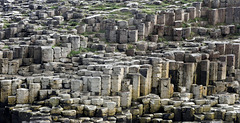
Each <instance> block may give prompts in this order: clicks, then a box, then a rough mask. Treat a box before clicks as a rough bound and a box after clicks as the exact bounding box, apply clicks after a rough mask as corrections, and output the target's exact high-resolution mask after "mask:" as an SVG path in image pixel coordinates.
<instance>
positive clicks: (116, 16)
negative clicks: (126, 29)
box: [106, 11, 133, 21]
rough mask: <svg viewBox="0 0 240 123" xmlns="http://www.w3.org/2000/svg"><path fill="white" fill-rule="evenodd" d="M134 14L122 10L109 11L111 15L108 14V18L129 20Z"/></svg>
mask: <svg viewBox="0 0 240 123" xmlns="http://www.w3.org/2000/svg"><path fill="white" fill-rule="evenodd" d="M132 17H133V15H132V13H131V12H130V11H127V12H121V11H114V12H111V13H109V15H107V16H106V18H109V19H115V20H119V21H120V20H128V19H130V18H132Z"/></svg>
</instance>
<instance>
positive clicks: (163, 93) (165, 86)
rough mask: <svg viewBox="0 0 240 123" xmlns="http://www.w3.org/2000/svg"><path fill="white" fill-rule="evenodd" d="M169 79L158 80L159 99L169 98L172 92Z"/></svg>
mask: <svg viewBox="0 0 240 123" xmlns="http://www.w3.org/2000/svg"><path fill="white" fill-rule="evenodd" d="M170 81H171V80H170V78H166V79H160V81H159V85H160V88H159V92H160V97H161V98H170V97H171V92H172V90H171V89H172V88H171V86H172V85H171V82H170Z"/></svg>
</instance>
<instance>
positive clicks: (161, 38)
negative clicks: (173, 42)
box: [158, 37, 167, 42]
mask: <svg viewBox="0 0 240 123" xmlns="http://www.w3.org/2000/svg"><path fill="white" fill-rule="evenodd" d="M165 41H167V40H166V39H165V38H164V37H159V38H158V42H165Z"/></svg>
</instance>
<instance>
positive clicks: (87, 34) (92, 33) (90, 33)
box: [81, 30, 105, 36]
mask: <svg viewBox="0 0 240 123" xmlns="http://www.w3.org/2000/svg"><path fill="white" fill-rule="evenodd" d="M98 33H105V31H104V30H100V31H99V32H84V33H82V34H81V35H83V36H89V35H94V34H98Z"/></svg>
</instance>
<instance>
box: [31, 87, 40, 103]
mask: <svg viewBox="0 0 240 123" xmlns="http://www.w3.org/2000/svg"><path fill="white" fill-rule="evenodd" d="M40 89H41V85H40V83H30V85H29V103H33V102H34V100H35V99H36V98H37V96H38V92H39V90H40Z"/></svg>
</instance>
